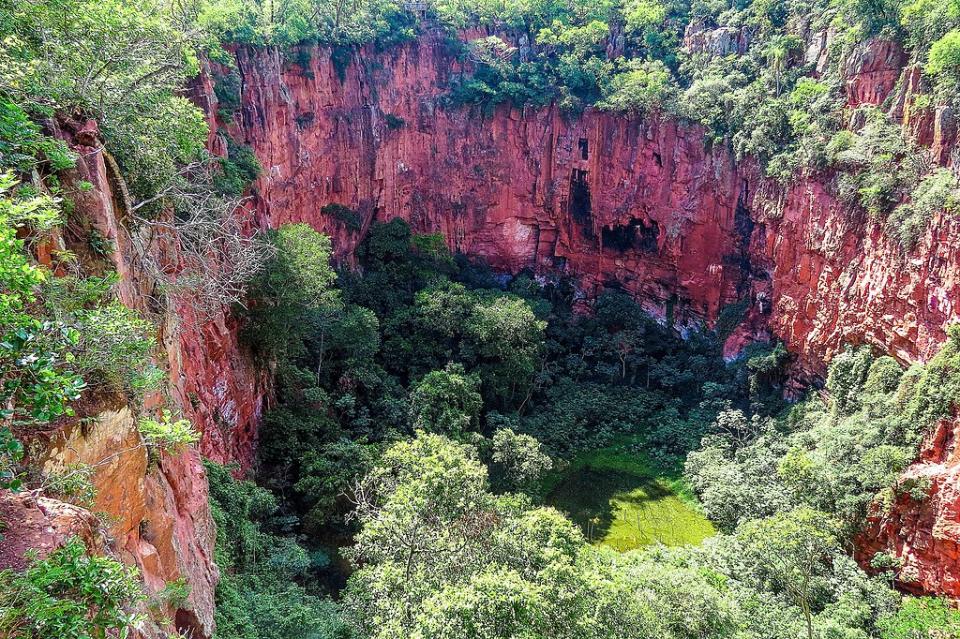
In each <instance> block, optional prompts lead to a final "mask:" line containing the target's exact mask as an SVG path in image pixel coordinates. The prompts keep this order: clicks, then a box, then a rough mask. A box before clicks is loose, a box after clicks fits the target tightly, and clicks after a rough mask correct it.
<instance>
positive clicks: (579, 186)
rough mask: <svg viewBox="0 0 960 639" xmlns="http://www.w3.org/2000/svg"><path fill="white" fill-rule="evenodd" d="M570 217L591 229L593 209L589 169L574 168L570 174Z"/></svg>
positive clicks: (585, 227)
mask: <svg viewBox="0 0 960 639" xmlns="http://www.w3.org/2000/svg"><path fill="white" fill-rule="evenodd" d="M569 212H570V217H572V218H573V220H574V221H575V222H577V223H578V224H580V225H581V226H582V227H584V229H586V230H588V231H591V230H592V227H591V221H592V210H591V205H590V184H589V183H588V182H587V171H584V170H582V169H574V170H573V172H572V173H571V174H570V198H569Z"/></svg>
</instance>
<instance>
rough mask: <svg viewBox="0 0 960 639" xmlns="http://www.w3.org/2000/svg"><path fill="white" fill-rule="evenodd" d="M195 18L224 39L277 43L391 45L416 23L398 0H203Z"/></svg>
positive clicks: (410, 34)
mask: <svg viewBox="0 0 960 639" xmlns="http://www.w3.org/2000/svg"><path fill="white" fill-rule="evenodd" d="M195 19H196V22H197V24H198V25H199V26H200V27H201V28H203V29H205V30H207V31H209V32H210V33H211V34H213V36H214V37H216V38H218V39H220V40H223V41H227V42H239V43H246V44H255V45H276V46H281V47H282V46H290V45H295V44H299V43H303V42H310V41H319V42H323V43H327V44H333V45H341V46H343V45H354V44H361V43H364V42H370V41H376V42H378V43H380V44H382V45H388V44H394V43H397V42H402V41H404V40H408V39H410V38H412V37H413V35H414V34H415V33H416V24H417V21H416V19H415V17H414V16H413V15H412V14H411V13H409V12H407V11H406V10H405V9H404V7H403V5H402V3H400V2H398V1H397V0H359V1H358V0H335V1H333V2H319V1H317V0H296V1H292V2H286V3H283V4H282V5H281V6H274V5H273V4H261V3H258V2H254V1H253V0H207V1H204V2H200V3H198V5H197V13H196V18H195Z"/></svg>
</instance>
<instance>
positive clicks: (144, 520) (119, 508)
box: [0, 120, 269, 638]
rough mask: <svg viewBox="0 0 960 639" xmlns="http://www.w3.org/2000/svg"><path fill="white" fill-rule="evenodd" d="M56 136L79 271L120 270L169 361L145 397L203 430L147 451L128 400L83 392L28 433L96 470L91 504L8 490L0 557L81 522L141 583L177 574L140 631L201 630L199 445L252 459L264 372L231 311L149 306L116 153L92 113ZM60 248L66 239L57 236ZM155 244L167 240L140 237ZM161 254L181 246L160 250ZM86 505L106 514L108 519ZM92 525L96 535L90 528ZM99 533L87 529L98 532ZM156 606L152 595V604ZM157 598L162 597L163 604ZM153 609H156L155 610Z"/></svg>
mask: <svg viewBox="0 0 960 639" xmlns="http://www.w3.org/2000/svg"><path fill="white" fill-rule="evenodd" d="M57 133H58V135H59V136H60V137H61V138H63V139H64V140H65V141H67V143H68V144H69V145H70V146H71V148H72V149H73V150H74V151H76V152H77V155H78V161H77V166H76V167H75V168H74V169H71V170H69V171H66V172H64V173H63V174H61V176H60V177H61V179H62V181H63V183H64V184H65V185H66V186H68V187H69V186H70V185H72V184H77V183H79V182H87V183H89V184H90V185H91V186H90V188H84V189H76V188H74V189H71V193H72V194H74V195H73V198H74V205H75V210H76V211H77V214H76V215H74V216H73V217H72V218H71V228H70V234H71V235H72V236H74V237H77V238H80V239H79V241H75V242H73V243H71V242H69V241H68V242H67V243H66V246H65V248H69V249H71V250H73V252H74V253H75V254H77V256H78V259H79V261H80V262H81V266H82V267H83V269H84V271H85V272H88V273H90V274H96V273H98V272H102V271H104V270H108V269H109V270H114V271H116V272H117V273H118V274H119V276H120V282H119V291H118V293H119V297H120V299H121V300H122V301H123V302H124V303H125V304H126V305H127V306H130V307H131V308H135V309H138V310H140V311H142V312H143V313H145V314H146V315H147V316H149V317H152V318H154V319H155V320H156V322H157V324H158V326H159V340H158V341H159V348H158V350H157V354H156V360H157V363H158V364H159V365H160V366H161V367H162V368H164V369H166V371H167V372H168V379H169V388H167V389H165V390H166V392H165V393H158V394H156V395H154V396H148V397H147V398H146V399H145V404H146V405H145V407H143V408H144V409H146V410H150V409H152V408H156V407H158V406H160V405H162V404H168V403H169V402H168V400H167V399H166V398H165V397H169V400H172V406H173V407H174V408H176V409H177V410H178V412H180V413H182V414H183V415H184V416H185V417H187V418H189V419H190V420H191V421H192V423H193V425H194V427H195V428H197V429H198V430H200V431H201V433H202V440H201V442H200V445H199V450H192V449H191V450H183V451H179V452H175V453H162V452H159V451H155V452H154V453H153V454H152V455H151V456H149V457H148V454H147V450H146V447H145V446H144V444H143V441H142V440H141V437H140V434H139V431H138V429H137V425H136V419H137V417H136V415H135V412H134V411H132V410H131V407H130V406H128V405H127V404H126V401H125V400H124V398H99V397H89V398H86V399H85V401H84V405H83V406H81V408H80V410H81V411H82V413H81V417H82V419H74V420H67V421H66V422H64V423H61V424H58V425H57V428H54V429H52V430H51V431H50V432H47V433H44V434H42V435H41V436H39V437H37V439H36V441H35V442H34V443H35V446H34V447H32V449H35V450H38V451H41V452H40V453H38V455H39V458H37V459H33V460H31V461H32V463H35V465H39V466H40V467H42V468H43V470H44V471H45V472H47V473H54V474H55V473H62V472H71V468H70V466H71V465H72V464H85V465H89V466H92V467H93V468H94V470H95V474H94V476H93V484H94V487H95V488H96V493H97V494H96V500H95V503H94V504H92V506H91V508H90V509H89V510H87V509H84V508H79V507H77V506H72V505H70V504H66V503H63V502H60V501H56V500H54V499H47V498H40V499H36V500H32V501H31V500H27V501H24V499H26V498H25V497H19V496H15V495H12V496H11V495H4V496H3V498H2V500H0V520H3V521H5V522H11V521H13V522H16V525H14V526H12V527H11V532H10V534H7V531H5V532H4V537H3V540H2V542H0V566H3V567H6V566H14V567H18V566H21V565H22V563H23V558H22V557H23V551H24V550H25V549H27V548H30V547H36V548H39V549H41V551H49V550H52V549H53V548H56V547H57V546H59V545H61V544H62V543H63V541H64V540H65V539H67V538H68V537H69V536H72V535H76V534H81V535H82V536H83V537H84V538H85V539H90V540H91V543H90V544H88V546H89V547H91V548H92V549H94V550H95V551H100V552H109V553H111V554H113V555H115V556H117V557H119V558H121V559H122V560H123V561H125V562H126V563H129V564H131V565H135V566H137V567H138V568H139V569H140V574H141V576H142V578H143V581H144V584H145V587H146V592H147V594H148V595H153V594H156V593H157V592H159V591H161V590H162V589H163V588H164V587H165V586H166V584H168V583H170V582H173V581H177V580H180V579H183V580H185V581H186V582H187V584H188V585H189V587H190V595H189V597H188V599H187V600H186V601H185V602H183V603H182V604H181V605H179V607H178V608H177V609H169V604H166V603H162V602H159V603H158V602H156V601H154V608H153V609H152V610H151V615H149V617H150V618H151V619H157V618H160V617H166V618H169V619H170V620H172V626H167V627H163V628H161V627H159V626H157V625H156V624H153V623H150V622H148V623H146V624H145V625H144V626H143V627H141V628H139V630H140V632H141V633H142V634H143V636H145V637H151V638H152V637H162V636H167V634H166V633H167V631H169V632H172V631H174V630H175V631H177V632H180V633H187V634H188V635H189V636H192V637H196V638H203V637H210V636H212V635H213V631H214V590H215V588H216V584H217V581H218V579H219V574H218V570H217V566H216V564H215V562H214V557H213V546H214V541H215V528H214V524H213V520H212V517H211V513H210V506H209V500H208V492H209V491H208V486H207V479H206V473H205V471H204V468H203V465H202V463H201V461H200V458H201V455H203V456H205V457H208V458H211V459H213V460H215V461H219V462H222V463H227V462H236V463H237V464H238V465H239V466H240V468H241V469H243V468H246V467H248V466H249V464H250V463H251V462H252V458H253V446H254V443H255V435H256V425H257V423H258V422H259V420H260V416H261V411H262V410H263V407H264V404H265V401H266V398H267V396H268V392H269V385H268V383H267V374H266V371H264V370H261V369H260V368H258V367H257V366H256V365H255V364H254V363H253V362H252V359H251V358H250V356H249V355H248V354H247V353H245V352H244V351H243V349H242V347H241V346H240V342H239V340H238V337H237V331H238V326H237V322H236V320H235V319H234V318H232V317H231V316H230V315H229V310H224V311H223V312H221V313H219V314H214V315H213V316H209V317H208V316H204V317H202V318H201V317H199V316H198V315H197V313H196V310H195V309H194V308H193V307H192V306H191V305H190V304H189V303H188V300H187V301H181V302H180V303H177V302H173V303H172V305H171V306H169V307H168V306H164V305H158V304H157V303H156V300H157V299H159V298H160V296H159V295H157V290H156V286H157V282H155V281H151V278H150V277H149V275H148V273H147V271H146V270H145V269H144V262H143V257H144V256H143V255H142V254H141V253H140V252H139V251H142V250H144V249H143V248H142V245H143V243H142V242H141V243H140V248H137V242H135V241H134V240H135V239H136V238H134V237H132V236H131V235H130V230H129V229H130V227H131V226H132V225H131V224H130V220H129V218H128V213H129V211H128V204H129V203H128V198H127V195H126V191H125V188H124V185H123V181H122V180H121V179H120V178H119V176H118V173H117V171H116V169H115V166H114V165H113V164H112V161H111V160H110V158H109V156H108V155H107V154H106V153H105V152H104V151H103V150H102V149H103V146H102V143H101V141H100V137H99V133H98V130H97V126H96V123H94V122H92V121H72V120H66V121H62V122H60V123H59V125H58V131H57ZM93 231H96V233H97V234H99V237H100V238H102V240H103V242H104V243H106V245H107V246H109V247H110V248H111V250H110V251H109V252H108V255H107V256H106V264H104V255H103V253H104V251H102V250H101V251H100V253H101V255H99V256H96V255H91V254H90V249H89V246H88V243H87V242H86V238H89V237H90V236H91V234H92V232H93ZM60 248H64V247H60ZM147 249H148V250H158V251H162V250H163V247H154V246H148V247H147ZM164 259H166V260H167V261H174V262H175V260H176V259H177V256H175V255H165V256H164ZM91 511H93V512H98V513H104V514H105V515H106V518H105V520H104V521H105V522H106V523H105V524H100V523H98V522H97V520H96V518H95V517H94V516H93V515H91ZM101 533H102V536H100V535H101ZM94 537H96V539H94ZM157 606H159V607H160V608H157ZM164 606H167V608H168V609H162V608H163V607H164ZM158 610H159V613H162V614H158Z"/></svg>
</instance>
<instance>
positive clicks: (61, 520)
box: [0, 491, 102, 570]
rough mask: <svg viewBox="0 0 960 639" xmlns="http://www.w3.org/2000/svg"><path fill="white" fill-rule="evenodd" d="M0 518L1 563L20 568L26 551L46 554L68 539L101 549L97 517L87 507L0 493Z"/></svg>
mask: <svg viewBox="0 0 960 639" xmlns="http://www.w3.org/2000/svg"><path fill="white" fill-rule="evenodd" d="M0 521H2V522H4V528H3V543H2V544H0V566H2V567H3V568H12V569H13V570H23V569H25V568H26V567H27V565H28V563H29V562H28V560H27V552H28V551H31V550H32V551H35V552H36V553H37V556H39V557H45V556H47V555H48V554H50V553H51V552H53V551H54V550H56V549H57V548H60V547H61V546H63V544H64V543H65V542H66V541H67V540H68V539H70V538H73V537H77V538H79V539H80V540H82V541H83V542H84V544H85V545H86V547H87V548H90V549H93V550H94V551H96V550H97V549H99V548H101V547H102V546H101V544H102V538H101V536H100V533H99V526H98V522H97V518H96V517H95V516H94V515H93V513H91V512H90V511H89V510H86V509H84V508H80V507H78V506H73V505H71V504H66V503H64V502H62V501H58V500H56V499H50V498H47V497H37V496H35V495H34V494H33V493H13V492H10V491H3V492H2V493H0Z"/></svg>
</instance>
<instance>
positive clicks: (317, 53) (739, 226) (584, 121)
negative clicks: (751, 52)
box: [198, 35, 960, 377]
mask: <svg viewBox="0 0 960 639" xmlns="http://www.w3.org/2000/svg"><path fill="white" fill-rule="evenodd" d="M698 37H700V38H701V39H703V38H707V39H709V38H708V35H701V36H698ZM235 54H236V59H237V64H238V69H239V75H240V80H241V82H242V92H241V98H242V101H241V108H240V111H239V113H238V114H237V115H236V116H235V117H234V118H233V119H230V120H228V121H226V122H223V121H222V120H221V121H219V122H218V120H217V119H215V118H211V123H212V125H213V127H214V129H215V132H214V133H213V134H212V138H211V145H212V147H213V148H215V149H217V148H220V149H223V148H225V146H226V143H225V141H224V140H225V137H224V136H225V135H230V136H231V137H232V138H233V139H235V140H236V141H238V142H245V143H248V144H250V145H251V146H252V148H253V150H254V152H255V153H256V155H257V157H258V158H259V159H260V161H261V164H262V165H263V169H264V171H263V176H262V177H261V178H260V179H259V180H258V181H257V183H256V185H255V187H254V193H255V195H256V206H257V209H258V212H259V216H260V221H261V223H262V224H263V225H264V226H268V227H276V226H278V225H280V224H283V223H287V222H307V223H309V224H311V225H313V226H314V227H315V228H317V229H318V230H321V231H323V232H326V233H329V234H330V235H331V236H333V237H334V240H335V246H336V248H337V251H338V253H339V255H340V256H341V257H348V256H349V255H350V254H351V252H352V250H353V248H354V247H355V246H356V244H357V243H358V242H359V241H360V239H361V238H362V237H363V234H364V231H365V230H366V228H367V227H368V226H369V225H370V224H371V223H372V222H373V221H374V220H387V219H390V218H393V217H402V218H404V219H406V220H408V221H409V222H410V223H411V225H412V226H413V228H414V229H415V230H417V231H420V232H441V233H443V234H444V236H445V237H446V238H447V241H448V243H449V244H450V246H451V248H453V249H454V250H458V251H461V252H464V253H466V254H468V255H472V256H474V257H480V258H483V259H485V260H487V261H488V262H489V263H490V264H491V265H492V266H493V267H495V268H498V269H503V270H506V271H511V272H516V271H519V270H522V269H531V270H534V271H536V272H538V273H541V274H544V275H551V274H566V275H571V276H573V277H575V278H576V279H578V280H579V282H580V284H581V287H582V290H583V292H584V295H585V296H586V297H590V296H593V295H594V294H596V293H597V292H598V291H599V290H600V289H601V288H603V287H604V286H619V287H623V288H625V289H626V290H628V291H630V292H631V293H633V294H635V295H636V296H637V297H638V299H639V300H640V301H641V303H642V304H643V306H644V307H645V308H646V309H647V310H649V311H650V312H651V313H653V314H654V315H656V316H658V317H661V318H666V317H667V316H670V317H671V318H672V319H673V321H674V322H676V323H677V324H678V325H680V326H688V325H692V324H694V323H696V322H700V321H707V322H710V321H712V320H713V319H715V318H716V316H717V313H718V312H719V310H720V308H721V307H722V306H723V305H724V304H727V303H730V302H734V301H737V300H740V299H743V298H747V297H749V298H750V300H751V303H752V307H751V312H750V317H751V320H752V321H751V322H750V323H749V324H748V325H746V326H745V327H743V328H742V329H741V333H740V334H739V335H738V336H737V338H736V339H735V340H734V342H737V341H738V340H739V342H743V341H745V340H744V338H743V336H742V333H743V331H746V332H747V333H748V334H749V335H750V336H751V337H752V338H755V337H763V336H765V335H767V334H772V335H775V336H776V337H778V338H780V339H783V340H784V341H785V342H786V344H787V346H788V347H789V348H790V350H791V351H793V352H795V353H797V354H798V361H799V366H798V370H797V372H798V373H799V374H800V375H801V376H806V377H813V376H816V375H819V374H822V373H823V371H824V364H823V362H824V360H825V359H829V358H830V357H831V356H832V354H833V353H835V352H836V351H837V349H839V348H840V347H841V346H842V345H843V344H844V343H845V342H850V343H863V342H866V343H871V344H875V345H876V346H878V347H879V348H882V349H883V350H886V351H889V352H891V353H893V354H894V355H895V356H897V357H898V358H899V359H901V360H902V361H904V362H907V361H916V360H922V359H924V358H927V357H929V356H930V355H931V354H932V353H933V352H934V351H935V350H936V349H937V347H938V346H939V344H940V343H941V342H942V341H943V339H944V327H945V326H946V325H947V324H948V323H949V322H950V321H951V320H953V319H956V318H957V317H958V316H960V308H957V302H956V300H957V299H958V297H960V289H958V275H957V272H958V267H960V249H958V247H957V242H956V241H955V239H954V238H956V237H957V235H956V233H957V232H958V231H960V228H958V221H957V220H956V219H955V218H953V217H951V216H949V215H946V214H944V215H940V216H937V218H936V219H935V220H934V221H933V223H932V224H931V225H930V227H929V228H928V230H927V232H926V234H925V235H924V237H923V238H922V239H921V242H920V245H919V246H918V247H917V249H916V250H915V251H913V252H912V253H910V254H908V255H907V254H903V253H902V252H901V250H900V248H899V247H898V246H897V245H896V244H895V243H894V242H892V241H890V240H889V239H888V238H887V237H886V235H885V234H884V232H883V230H882V228H881V227H880V226H879V225H877V224H875V223H871V222H868V221H866V220H865V219H864V218H863V216H862V215H860V214H858V213H857V212H856V211H854V210H851V209H850V208H849V207H848V206H846V205H844V204H843V203H841V202H839V201H838V200H837V199H836V197H835V196H834V195H832V192H833V189H832V188H831V181H832V179H833V176H830V175H825V176H816V177H814V178H809V179H806V180H804V181H802V182H799V183H797V184H794V185H792V186H791V187H790V188H787V189H783V188H780V187H779V186H778V185H776V184H773V183H770V182H768V181H766V180H764V179H762V178H760V177H758V175H759V172H758V171H757V170H756V169H755V168H754V167H752V166H750V165H749V164H747V165H739V166H738V165H737V164H736V163H735V162H734V160H733V158H732V157H730V155H729V153H728V152H727V151H725V150H723V149H719V148H714V149H706V148H705V146H704V133H703V131H702V130H701V129H699V128H698V127H696V126H693V125H689V124H684V123H678V122H675V121H671V120H666V119H659V118H650V119H647V120H631V119H628V118H624V117H618V116H614V115H610V114H606V113H601V112H597V111H593V110H588V111H587V112H586V113H585V114H584V115H583V116H581V117H567V116H565V115H564V114H562V113H560V112H558V111H557V110H556V109H553V108H548V109H542V110H530V109H527V110H520V109H511V108H508V107H500V108H498V109H496V110H494V111H493V112H484V111H482V110H480V109H478V108H453V107H448V106H444V98H443V95H444V91H445V85H446V84H447V82H448V81H449V80H450V79H451V78H452V77H453V76H455V75H456V74H458V73H460V72H461V71H462V70H461V68H460V67H459V66H458V63H457V62H456V60H455V59H453V58H452V57H451V56H450V55H449V54H448V53H447V51H446V49H445V46H444V43H443V41H442V40H441V39H439V38H431V37H425V38H422V39H421V40H420V41H418V42H416V43H412V44H410V45H407V46H404V47H400V48H397V49H394V50H391V51H389V52H386V53H379V54H374V53H372V52H370V51H363V52H361V54H360V55H358V56H357V57H356V58H355V59H354V60H352V61H351V64H350V65H349V67H347V68H346V70H345V72H344V76H343V79H342V80H341V79H340V77H338V73H337V70H336V68H335V65H334V64H332V63H331V61H330V52H329V51H328V50H326V49H322V48H311V49H308V50H307V51H306V52H305V53H299V54H296V55H292V54H291V55H288V56H287V57H284V56H283V55H281V54H280V53H279V52H277V51H275V50H259V51H254V50H250V49H240V50H237V51H236V52H235ZM294 58H296V59H297V60H300V63H295V62H293V61H292V60H293V59H294ZM304 60H306V61H307V62H304ZM903 63H904V59H903V53H902V51H900V50H899V49H898V48H897V47H896V46H895V45H894V44H892V43H889V42H886V41H876V42H873V43H868V44H866V45H864V46H863V47H860V48H858V49H857V52H856V54H855V55H854V56H853V58H852V59H851V60H849V61H848V62H847V63H846V65H845V67H844V68H845V74H846V78H847V80H846V86H847V90H848V95H849V99H850V102H851V104H856V105H859V104H864V103H873V104H879V103H880V102H881V101H883V100H884V99H885V98H886V97H887V95H888V94H889V93H890V91H891V90H893V88H894V85H895V84H896V80H897V77H898V75H899V74H900V71H901V67H902V65H903ZM224 72H225V70H224V69H222V68H216V69H213V70H212V71H211V74H212V76H213V77H212V78H211V77H210V75H208V76H207V77H206V79H205V86H203V87H199V88H198V90H199V93H200V95H201V97H202V102H203V103H204V104H205V105H206V106H207V108H208V111H209V112H211V113H215V112H216V109H217V103H216V98H215V96H214V95H213V93H212V90H211V86H212V81H213V80H215V78H216V76H217V75H218V74H222V73H224ZM908 98H909V96H908V97H907V98H905V99H904V101H906V102H909V99H908ZM897 115H898V116H900V117H903V119H904V123H905V124H904V126H905V127H920V128H922V129H923V131H930V132H931V134H930V135H929V136H928V137H929V140H927V143H928V144H931V145H932V144H933V139H934V136H933V135H932V129H933V128H934V119H933V118H929V119H928V120H929V121H928V122H926V123H925V121H924V120H923V118H922V117H920V116H918V115H917V114H909V113H906V114H904V113H902V112H901V113H898V114H897ZM388 116H390V117H388ZM918 121H919V124H918ZM398 123H399V124H398ZM941 137H942V136H941ZM949 142H950V143H951V144H952V139H951V140H950V141H949ZM939 144H940V146H943V141H941V142H940V143H939ZM941 156H942V153H941ZM331 203H338V204H343V205H346V206H348V207H350V208H352V209H355V210H356V211H358V212H359V214H360V219H359V222H360V224H359V227H357V228H351V227H350V226H349V225H348V224H347V223H345V222H344V221H342V220H338V219H335V218H334V217H333V216H330V215H325V214H323V213H322V211H321V209H322V207H323V206H325V205H327V204H331ZM729 350H730V353H729V354H731V355H733V354H735V351H736V348H735V344H734V343H732V344H731V348H730V349H729Z"/></svg>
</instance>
